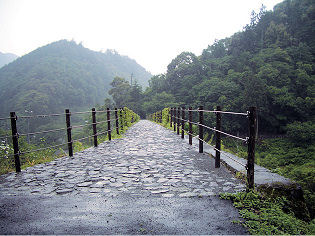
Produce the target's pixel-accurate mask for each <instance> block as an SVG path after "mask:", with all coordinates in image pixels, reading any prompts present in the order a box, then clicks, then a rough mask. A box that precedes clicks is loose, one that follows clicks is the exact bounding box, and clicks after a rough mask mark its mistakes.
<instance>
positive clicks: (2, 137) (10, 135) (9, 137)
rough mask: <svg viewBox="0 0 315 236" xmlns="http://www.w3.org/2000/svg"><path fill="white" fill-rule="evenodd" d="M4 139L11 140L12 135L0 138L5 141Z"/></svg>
mask: <svg viewBox="0 0 315 236" xmlns="http://www.w3.org/2000/svg"><path fill="white" fill-rule="evenodd" d="M6 138H12V135H9V136H2V137H0V139H6Z"/></svg>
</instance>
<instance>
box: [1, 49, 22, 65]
mask: <svg viewBox="0 0 315 236" xmlns="http://www.w3.org/2000/svg"><path fill="white" fill-rule="evenodd" d="M16 58H18V56H17V55H15V54H13V53H2V52H0V68H1V67H3V66H5V65H6V64H9V63H10V62H12V61H14V60H15V59H16Z"/></svg>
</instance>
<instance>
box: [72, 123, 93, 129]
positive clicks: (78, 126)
mask: <svg viewBox="0 0 315 236" xmlns="http://www.w3.org/2000/svg"><path fill="white" fill-rule="evenodd" d="M92 124H93V123H88V124H84V125H76V126H72V127H71V128H73V129H75V128H82V127H85V126H90V125H92Z"/></svg>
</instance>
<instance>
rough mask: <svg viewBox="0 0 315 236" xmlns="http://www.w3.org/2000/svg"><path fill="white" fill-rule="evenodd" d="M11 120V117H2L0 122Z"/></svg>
mask: <svg viewBox="0 0 315 236" xmlns="http://www.w3.org/2000/svg"><path fill="white" fill-rule="evenodd" d="M10 119H11V117H2V118H0V120H10Z"/></svg>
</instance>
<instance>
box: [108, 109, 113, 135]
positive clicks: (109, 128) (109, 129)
mask: <svg viewBox="0 0 315 236" xmlns="http://www.w3.org/2000/svg"><path fill="white" fill-rule="evenodd" d="M107 134H108V140H109V141H110V140H112V131H111V127H110V110H109V108H108V107H107Z"/></svg>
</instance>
